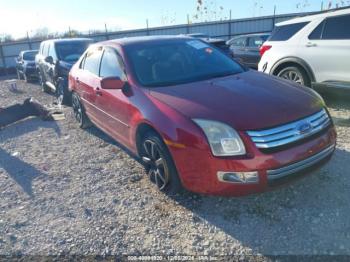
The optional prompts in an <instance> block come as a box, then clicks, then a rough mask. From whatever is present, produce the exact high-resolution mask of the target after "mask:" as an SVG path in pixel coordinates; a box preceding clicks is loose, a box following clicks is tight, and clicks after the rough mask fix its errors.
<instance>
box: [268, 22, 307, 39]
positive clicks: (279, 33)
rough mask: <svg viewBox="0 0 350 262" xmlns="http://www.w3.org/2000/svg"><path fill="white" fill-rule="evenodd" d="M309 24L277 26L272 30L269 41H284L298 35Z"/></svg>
mask: <svg viewBox="0 0 350 262" xmlns="http://www.w3.org/2000/svg"><path fill="white" fill-rule="evenodd" d="M308 23H309V22H303V23H296V24H289V25H282V26H277V27H275V29H274V30H273V32H272V34H271V37H270V38H269V41H286V40H288V39H290V38H291V37H292V36H294V35H295V34H296V33H298V32H299V31H300V30H301V29H302V28H304V27H305V26H306V25H307V24H308Z"/></svg>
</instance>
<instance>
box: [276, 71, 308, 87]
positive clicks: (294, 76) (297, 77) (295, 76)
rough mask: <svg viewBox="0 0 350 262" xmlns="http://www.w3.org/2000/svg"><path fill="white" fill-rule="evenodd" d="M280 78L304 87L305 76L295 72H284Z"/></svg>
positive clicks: (280, 74)
mask: <svg viewBox="0 0 350 262" xmlns="http://www.w3.org/2000/svg"><path fill="white" fill-rule="evenodd" d="M278 76H279V77H281V78H283V79H287V80H290V81H293V82H296V83H298V84H300V85H304V79H303V76H302V75H301V74H300V73H299V72H296V71H294V70H282V71H281V72H280V73H279V74H278Z"/></svg>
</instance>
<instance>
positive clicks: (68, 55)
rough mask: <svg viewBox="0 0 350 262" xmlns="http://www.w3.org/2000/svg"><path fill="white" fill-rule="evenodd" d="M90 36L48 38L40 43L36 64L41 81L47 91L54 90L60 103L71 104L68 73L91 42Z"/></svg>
mask: <svg viewBox="0 0 350 262" xmlns="http://www.w3.org/2000/svg"><path fill="white" fill-rule="evenodd" d="M92 43H93V40H92V39H89V38H71V39H54V40H46V41H44V42H42V43H41V44H40V49H39V53H38V54H37V55H36V57H35V64H36V69H37V73H38V76H39V82H40V85H41V86H42V89H43V91H45V92H54V93H55V94H56V96H57V102H58V104H68V105H69V104H70V102H71V94H70V92H69V90H68V74H69V71H70V69H71V68H72V66H73V65H74V63H75V62H76V61H78V59H79V58H80V56H81V55H82V54H83V53H84V52H85V50H86V49H87V48H88V46H89V45H90V44H92Z"/></svg>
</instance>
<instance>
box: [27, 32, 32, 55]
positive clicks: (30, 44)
mask: <svg viewBox="0 0 350 262" xmlns="http://www.w3.org/2000/svg"><path fill="white" fill-rule="evenodd" d="M27 43H28V46H29V50H32V43H31V42H30V39H29V33H28V31H27Z"/></svg>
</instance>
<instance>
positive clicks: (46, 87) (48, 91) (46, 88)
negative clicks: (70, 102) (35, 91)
mask: <svg viewBox="0 0 350 262" xmlns="http://www.w3.org/2000/svg"><path fill="white" fill-rule="evenodd" d="M38 77H39V85H40V86H41V90H42V91H43V92H45V93H50V91H51V89H50V88H49V87H48V86H47V85H46V84H45V79H44V77H43V75H42V73H41V72H40V71H39V72H38Z"/></svg>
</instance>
